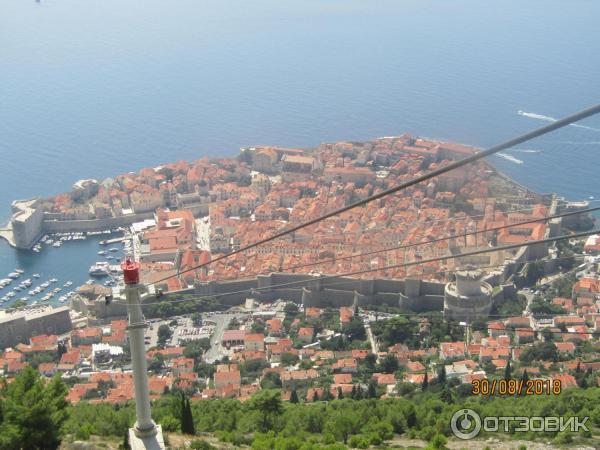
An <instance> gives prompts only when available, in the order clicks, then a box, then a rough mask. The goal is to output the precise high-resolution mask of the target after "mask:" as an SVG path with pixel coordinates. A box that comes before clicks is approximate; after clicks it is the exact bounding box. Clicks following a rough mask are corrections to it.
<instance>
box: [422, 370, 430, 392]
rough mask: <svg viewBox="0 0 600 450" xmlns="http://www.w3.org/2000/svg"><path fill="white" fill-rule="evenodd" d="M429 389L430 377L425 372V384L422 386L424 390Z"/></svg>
mask: <svg viewBox="0 0 600 450" xmlns="http://www.w3.org/2000/svg"><path fill="white" fill-rule="evenodd" d="M428 387H429V376H428V375H427V372H425V377H424V378H423V383H422V384H421V389H422V390H424V391H425V390H427V388H428Z"/></svg>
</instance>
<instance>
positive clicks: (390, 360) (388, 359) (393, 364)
mask: <svg viewBox="0 0 600 450" xmlns="http://www.w3.org/2000/svg"><path fill="white" fill-rule="evenodd" d="M380 365H381V371H382V372H383V373H394V372H395V371H396V370H398V359H397V358H396V357H395V356H394V355H392V354H387V355H385V357H384V358H383V359H382V360H381V364H380Z"/></svg>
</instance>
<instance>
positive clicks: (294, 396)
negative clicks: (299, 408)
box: [290, 389, 299, 403]
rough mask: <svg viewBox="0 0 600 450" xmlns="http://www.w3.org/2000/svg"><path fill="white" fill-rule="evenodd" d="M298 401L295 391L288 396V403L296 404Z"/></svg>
mask: <svg viewBox="0 0 600 450" xmlns="http://www.w3.org/2000/svg"><path fill="white" fill-rule="evenodd" d="M298 401H299V400H298V393H297V392H296V389H294V390H292V393H291V394H290V403H298Z"/></svg>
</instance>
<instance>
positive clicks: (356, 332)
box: [342, 317, 367, 341]
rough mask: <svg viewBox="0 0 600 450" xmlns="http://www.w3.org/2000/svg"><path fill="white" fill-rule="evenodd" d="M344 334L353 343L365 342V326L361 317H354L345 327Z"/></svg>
mask: <svg viewBox="0 0 600 450" xmlns="http://www.w3.org/2000/svg"><path fill="white" fill-rule="evenodd" d="M342 333H344V334H345V335H346V336H348V339H350V340H351V341H356V340H358V341H364V340H365V339H366V338H367V332H366V331H365V326H364V325H363V322H362V320H360V318H359V317H353V318H352V320H351V321H350V322H349V323H348V324H346V325H344V327H343V328H342Z"/></svg>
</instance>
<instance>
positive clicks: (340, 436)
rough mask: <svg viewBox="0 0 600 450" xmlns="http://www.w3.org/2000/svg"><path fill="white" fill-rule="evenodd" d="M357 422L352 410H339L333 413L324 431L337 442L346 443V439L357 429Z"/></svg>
mask: <svg viewBox="0 0 600 450" xmlns="http://www.w3.org/2000/svg"><path fill="white" fill-rule="evenodd" d="M357 422H358V420H357V417H356V415H355V413H354V412H353V411H352V410H348V409H341V410H337V411H335V413H334V414H333V417H331V418H330V419H329V421H328V423H327V426H326V429H327V430H328V431H329V432H330V433H331V434H333V435H334V436H335V438H336V439H337V440H338V441H343V442H344V444H347V443H348V438H349V437H350V435H351V434H352V432H353V431H354V430H356V429H357V428H358V423H357Z"/></svg>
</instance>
